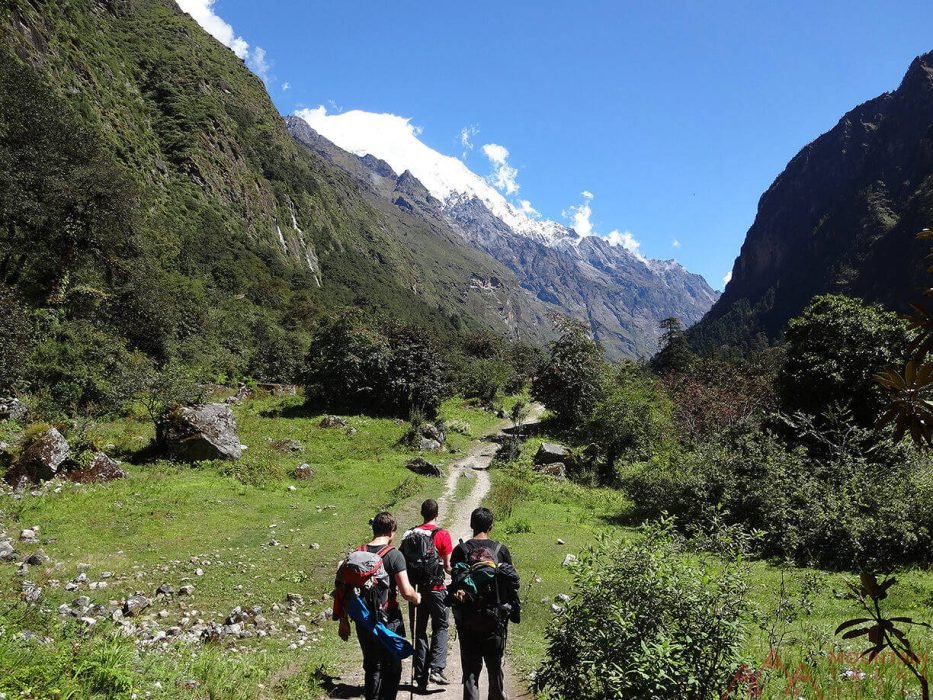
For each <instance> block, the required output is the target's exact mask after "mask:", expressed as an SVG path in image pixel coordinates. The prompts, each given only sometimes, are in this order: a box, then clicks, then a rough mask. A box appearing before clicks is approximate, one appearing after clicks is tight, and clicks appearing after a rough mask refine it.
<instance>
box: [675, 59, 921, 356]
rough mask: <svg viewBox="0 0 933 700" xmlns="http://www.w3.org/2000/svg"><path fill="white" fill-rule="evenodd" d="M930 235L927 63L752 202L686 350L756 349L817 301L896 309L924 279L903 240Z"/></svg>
mask: <svg viewBox="0 0 933 700" xmlns="http://www.w3.org/2000/svg"><path fill="white" fill-rule="evenodd" d="M931 224H933V52H930V53H927V54H924V55H922V56H919V57H917V58H916V59H915V60H914V61H913V62H912V63H911V65H910V67H909V68H908V70H907V73H906V74H905V76H904V79H903V80H902V82H901V84H900V86H899V87H898V88H897V89H896V90H894V91H893V92H887V93H884V94H883V95H880V96H878V97H876V98H874V99H871V100H868V101H867V102H865V103H863V104H861V105H859V106H858V107H856V108H855V109H853V110H851V111H850V112H848V113H847V114H846V115H845V116H843V117H842V119H840V120H839V122H838V123H837V124H836V125H835V126H834V127H833V128H832V129H831V130H830V131H828V132H826V133H825V134H823V135H822V136H820V137H819V138H817V139H816V140H815V141H813V142H812V143H810V144H808V145H807V146H805V147H804V148H803V149H802V150H801V151H800V152H799V153H798V154H797V155H796V156H794V158H793V159H792V160H791V161H790V162H789V163H788V165H787V167H786V168H785V170H784V172H782V173H781V174H780V175H779V176H778V177H777V178H776V179H775V181H774V183H773V184H772V185H771V187H769V188H768V190H767V191H766V192H765V193H764V194H763V195H762V197H761V200H760V202H759V205H758V213H757V216H756V217H755V221H754V223H753V224H752V226H751V228H750V229H749V231H748V233H747V235H746V239H745V242H744V244H743V245H742V249H741V252H740V254H739V256H738V258H737V259H736V262H735V266H734V268H733V272H732V279H731V281H730V282H729V284H728V285H727V286H726V289H725V291H724V292H723V295H722V297H721V298H720V299H719V301H718V302H717V303H716V305H715V306H714V307H713V308H712V310H711V311H710V313H709V314H708V315H707V316H706V318H704V319H703V321H702V322H701V323H699V324H698V325H697V326H696V327H695V328H694V329H693V330H692V331H691V338H692V340H693V343H694V344H695V345H697V346H698V347H700V348H704V349H709V348H715V347H719V346H722V345H731V346H735V347H739V348H740V349H745V350H749V349H755V348H760V347H763V346H765V345H767V344H768V343H770V342H774V341H775V340H778V339H779V338H780V337H781V335H782V333H783V330H784V327H785V325H786V323H787V321H788V320H789V319H790V318H792V317H794V316H795V315H797V314H798V313H799V312H800V311H801V310H802V309H803V307H804V306H805V305H806V304H807V303H808V302H809V300H810V299H811V298H812V297H813V296H815V295H817V294H821V293H827V292H835V293H843V294H849V295H853V296H857V297H861V298H863V299H865V300H867V301H870V302H879V303H882V304H884V305H885V306H887V307H889V308H892V309H898V310H903V309H905V308H906V306H907V304H908V303H909V302H911V301H913V300H914V299H915V298H916V297H917V295H918V289H919V288H920V287H921V286H923V285H924V283H925V279H926V278H925V274H926V273H925V271H924V268H925V265H924V263H923V258H924V255H925V252H926V251H925V248H924V246H923V245H921V244H919V243H917V241H916V240H915V239H914V236H915V234H916V233H917V232H918V231H919V230H920V229H922V228H925V227H929V226H931Z"/></svg>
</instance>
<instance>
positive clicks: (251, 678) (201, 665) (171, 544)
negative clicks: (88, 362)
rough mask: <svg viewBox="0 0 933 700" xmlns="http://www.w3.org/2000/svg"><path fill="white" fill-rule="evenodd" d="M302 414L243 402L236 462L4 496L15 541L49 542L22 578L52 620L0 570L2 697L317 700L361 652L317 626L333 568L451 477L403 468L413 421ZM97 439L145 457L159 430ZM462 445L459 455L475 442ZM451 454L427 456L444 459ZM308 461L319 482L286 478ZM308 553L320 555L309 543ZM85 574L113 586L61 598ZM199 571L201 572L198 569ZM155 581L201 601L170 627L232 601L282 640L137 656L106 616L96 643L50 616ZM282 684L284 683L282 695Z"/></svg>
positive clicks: (176, 606)
mask: <svg viewBox="0 0 933 700" xmlns="http://www.w3.org/2000/svg"><path fill="white" fill-rule="evenodd" d="M300 404H301V398H300V397H290V398H285V399H276V398H265V399H258V400H254V401H249V402H247V403H246V404H245V405H243V406H239V407H236V408H235V409H234V412H235V415H236V419H237V427H238V432H239V436H240V439H241V441H242V442H243V443H244V444H245V445H247V447H248V449H247V450H246V451H245V453H244V456H243V458H242V459H241V460H240V461H239V462H237V463H213V462H209V463H201V464H198V465H194V466H187V465H174V464H171V463H168V462H162V461H158V462H154V463H150V464H145V465H132V464H129V465H127V471H128V473H129V477H128V478H127V479H125V480H122V481H116V482H111V483H109V484H101V485H91V486H75V485H71V484H64V485H62V488H61V489H60V492H58V493H56V492H55V490H56V489H53V488H45V489H43V490H42V491H43V492H42V495H36V496H33V495H30V494H29V493H25V494H24V495H23V496H22V498H21V499H20V500H15V499H13V498H11V497H9V496H3V497H2V499H0V529H3V530H5V531H6V532H7V533H10V534H11V535H14V536H18V533H19V530H20V529H21V528H24V527H31V526H39V528H40V538H41V539H42V540H48V541H47V542H44V543H43V544H41V545H34V546H26V545H24V546H19V549H21V550H22V551H23V552H29V551H33V550H36V549H39V548H41V549H43V550H44V551H45V553H46V554H48V555H49V557H50V562H49V563H48V564H47V565H45V566H39V567H30V570H29V572H28V575H27V577H26V578H28V579H29V580H31V581H35V582H36V583H38V584H39V585H41V586H43V589H44V593H43V597H42V599H41V608H42V609H43V610H44V611H45V612H40V611H37V610H36V609H35V608H30V609H28V610H27V609H26V608H25V606H23V605H22V604H16V603H15V601H17V599H18V596H19V592H20V586H21V581H22V579H21V578H20V577H18V576H16V575H15V571H16V566H15V565H14V564H0V628H2V627H6V628H7V630H6V632H5V633H4V634H0V692H7V693H8V694H9V693H16V694H17V696H18V694H20V693H23V692H24V691H26V690H30V692H31V693H32V697H66V696H68V693H69V689H73V690H74V693H75V694H74V695H72V697H92V696H93V693H94V692H98V693H99V694H100V696H101V697H123V696H124V695H126V696H127V697H128V694H129V693H131V692H132V690H143V691H147V690H148V691H153V690H154V688H155V686H154V684H155V683H156V682H158V683H160V684H161V685H162V688H161V690H159V692H158V693H155V696H156V697H182V696H184V697H190V696H191V694H190V692H189V691H186V690H185V689H184V687H183V685H184V683H185V682H186V681H189V680H194V681H197V683H198V687H199V689H200V693H199V694H195V697H225V698H226V697H243V698H253V697H264V696H268V697H296V698H297V697H307V692H308V686H309V683H312V676H314V675H315V674H318V672H319V670H320V669H321V668H324V669H326V670H328V671H330V672H336V671H338V670H339V669H340V668H341V666H340V665H339V664H338V661H339V660H345V659H346V656H347V653H348V651H349V653H350V654H351V655H355V654H356V653H357V650H356V645H355V644H353V645H344V644H343V643H341V642H340V641H339V640H338V639H337V635H336V626H335V625H333V624H331V623H325V624H324V625H321V626H316V625H315V624H314V622H315V620H316V619H317V617H318V615H319V614H320V613H322V612H326V611H328V610H329V609H330V602H329V600H327V599H326V598H325V596H326V595H327V594H328V593H329V592H330V590H331V587H332V584H333V571H334V566H335V563H336V562H337V561H338V559H339V558H340V557H341V556H342V555H343V554H344V553H345V552H346V551H347V550H348V549H349V548H351V547H354V546H356V545H358V544H359V543H361V542H363V541H365V540H367V539H368V537H369V530H368V526H367V521H368V519H369V517H371V515H372V514H374V513H375V512H376V511H377V510H378V509H379V508H381V507H384V506H386V505H387V504H391V506H392V509H393V512H394V513H395V514H396V517H397V518H398V519H399V520H400V522H402V523H405V522H407V521H408V520H410V519H413V518H415V517H416V509H417V506H418V504H420V502H421V500H423V499H424V498H426V497H428V496H433V497H437V496H439V495H440V493H439V491H440V489H441V488H442V482H440V481H439V480H436V479H433V480H432V479H428V478H425V477H418V476H415V475H413V474H412V473H411V472H409V471H407V470H406V469H405V468H404V465H405V463H406V461H407V460H408V459H410V458H411V457H412V456H413V455H414V454H415V453H414V452H412V451H410V450H407V449H404V448H401V447H399V446H398V444H397V443H398V440H399V438H400V437H401V436H402V434H403V433H404V432H405V429H406V425H405V424H404V423H400V422H398V421H395V420H391V419H376V418H369V417H365V416H348V417H347V420H348V423H349V425H350V426H351V427H354V428H356V429H357V432H356V434H354V435H349V434H348V432H347V430H346V429H342V428H336V429H324V428H320V427H319V425H318V423H319V421H320V416H314V415H313V416H308V415H304V414H302V412H301V410H300ZM444 411H445V412H450V414H451V415H453V414H456V415H457V416H459V417H460V419H461V420H464V421H467V422H469V423H470V425H471V426H474V427H475V430H476V431H481V430H483V429H485V428H486V427H487V426H488V425H490V418H489V417H488V414H486V413H485V412H482V411H478V410H473V409H470V408H468V407H466V406H465V405H463V404H462V402H459V401H457V400H453V401H451V402H448V404H446V405H445V406H444ZM0 425H2V424H0ZM96 429H97V432H98V433H99V435H98V438H99V440H101V441H102V443H103V444H107V443H110V444H112V445H113V446H114V448H112V451H114V452H117V453H122V454H131V453H133V452H136V451H138V450H140V449H141V448H142V447H143V446H144V445H146V444H147V442H148V441H149V439H150V437H151V436H152V428H151V425H150V424H149V423H148V422H146V421H143V420H136V419H124V420H119V421H114V422H112V423H105V424H101V425H99V426H97V428H96ZM17 434H18V430H17V428H16V427H15V426H12V425H9V424H7V425H3V427H2V428H0V440H5V441H7V442H9V443H10V444H15V443H14V441H15V439H16V437H17ZM458 437H460V438H462V439H463V440H464V445H463V448H465V446H466V443H467V442H468V441H469V437H467V436H458ZM278 439H290V440H296V441H298V442H300V443H301V445H302V449H301V450H300V451H297V452H288V453H283V452H281V451H279V450H277V449H275V448H274V447H273V446H272V441H273V440H278ZM463 448H462V449H463ZM456 456H457V455H456V454H444V455H438V456H436V457H430V459H432V460H434V461H437V462H440V463H446V462H448V461H450V460H452V459H454V458H455V457H456ZM301 462H308V463H309V464H311V466H312V468H313V469H314V470H315V476H314V478H313V479H310V480H308V481H296V480H294V479H292V478H291V476H290V475H291V472H292V470H293V469H294V467H295V466H296V465H298V464H299V463H301ZM288 486H294V487H296V489H295V491H289V490H288V488H287V487H288ZM273 540H276V541H277V542H278V545H277V546H272V545H271V543H272V541H273ZM312 543H316V544H318V545H319V548H317V549H311V548H310V545H311V544H312ZM192 558H194V560H192ZM79 565H81V566H80V567H79ZM85 568H86V570H87V575H88V578H89V580H90V581H98V580H101V579H100V575H101V574H102V573H103V572H112V573H113V577H112V578H109V579H106V581H107V583H108V586H107V588H105V589H100V590H88V589H87V588H86V587H85V588H82V589H81V590H80V591H75V592H70V593H69V592H66V591H64V590H63V585H64V584H65V583H66V582H68V581H70V580H71V579H72V578H74V577H75V576H77V575H78V573H79V570H82V569H85ZM198 568H200V569H202V571H203V575H201V576H197V575H196V570H197V569H198ZM161 583H169V584H171V585H173V586H175V587H176V588H178V587H179V586H180V585H182V584H183V583H193V584H194V585H195V586H196V592H195V595H194V597H193V598H190V599H186V598H174V599H167V600H160V601H158V602H154V606H153V612H156V611H158V610H160V609H165V610H166V611H167V612H168V617H167V618H166V619H165V620H157V622H158V623H159V624H160V626H161V628H162V629H165V628H166V627H168V626H170V625H173V624H177V621H178V620H179V619H180V618H181V617H182V615H184V614H186V613H187V614H191V615H192V616H196V617H200V618H203V619H204V620H208V621H209V620H215V621H218V622H222V621H223V618H224V617H225V616H226V615H227V614H228V613H229V612H230V610H231V609H232V608H233V607H235V606H237V605H241V606H243V607H248V606H252V605H260V606H261V607H262V608H263V611H264V614H265V615H266V616H267V617H268V618H269V619H270V621H273V622H276V624H278V625H279V626H280V627H281V628H282V629H283V633H282V634H280V635H279V636H277V637H275V638H267V639H258V638H253V639H246V640H237V641H235V642H225V643H222V644H221V645H220V646H219V647H217V648H214V647H211V646H207V647H204V646H202V645H200V644H198V645H194V646H193V647H189V646H187V645H184V644H176V645H170V646H169V647H168V648H167V649H166V650H164V651H161V650H159V651H157V653H153V652H151V651H142V652H139V653H138V652H137V650H136V649H135V647H134V645H133V643H132V641H130V640H124V639H119V638H112V637H113V635H114V634H115V625H113V624H112V623H111V622H110V621H109V620H106V619H102V620H101V621H100V622H99V623H98V624H97V625H95V627H94V629H93V631H92V632H91V633H90V634H88V633H87V632H84V631H81V630H79V629H78V627H77V626H76V625H75V623H73V622H72V623H66V624H65V625H64V626H63V623H62V621H61V618H59V616H58V615H57V613H56V608H57V607H58V605H60V604H62V603H70V602H71V601H72V600H74V599H75V598H76V597H77V596H78V595H88V596H90V598H91V600H92V602H93V603H102V604H103V603H107V602H108V601H111V600H122V599H123V598H124V597H125V596H127V595H128V594H131V593H134V592H136V591H142V592H144V593H145V594H146V595H148V596H150V598H153V594H154V592H155V589H156V588H157V587H158V586H159V585H160V584H161ZM289 592H296V593H301V594H302V595H303V596H304V597H305V600H306V605H305V606H304V607H303V608H302V609H301V611H300V612H301V620H300V621H301V623H302V624H306V625H307V627H308V628H309V634H308V635H307V640H308V642H307V644H306V645H305V646H304V647H303V648H299V649H294V650H290V649H288V645H289V644H291V643H294V642H296V641H297V640H298V638H299V635H298V634H297V633H295V632H293V631H291V630H290V629H289V628H288V625H287V623H286V615H285V613H284V611H282V612H280V613H276V612H272V606H273V605H274V604H279V605H282V604H283V602H284V601H285V597H286V594H287V593H289ZM182 606H186V607H185V609H183V608H182ZM7 608H11V609H10V610H8V611H7V612H4V611H5V610H7ZM194 610H197V611H198V612H197V613H194V612H193V611H194ZM305 613H307V615H306V614H305ZM22 629H29V630H32V631H34V632H36V633H38V634H40V635H43V636H48V637H50V638H51V639H52V640H53V641H52V642H51V643H49V644H47V645H36V644H35V643H25V642H20V641H16V640H15V639H14V638H13V636H14V634H15V633H16V632H17V631H19V630H22ZM37 665H41V666H42V671H41V672H39V671H38V670H37V668H36V666H37ZM78 669H82V670H81V671H80V673H79V672H78ZM124 671H126V673H128V674H129V677H130V678H132V679H133V681H132V684H131V685H132V688H131V689H129V690H127V689H122V681H121V680H120V679H121V678H122V677H123V674H124ZM108 679H109V680H108ZM108 684H109V685H108ZM97 686H107V688H106V691H105V692H104V691H94V688H95V687H97ZM116 686H120V688H117V687H116ZM262 686H265V688H263V687H262ZM224 687H228V688H232V689H235V690H231V691H229V692H228V691H225V690H222V689H223V688H224ZM273 687H276V688H278V689H277V690H275V691H274V692H273V691H272V690H271V689H272V688H273ZM211 688H214V689H215V690H211ZM56 689H57V691H58V694H56Z"/></svg>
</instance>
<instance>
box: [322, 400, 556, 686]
mask: <svg viewBox="0 0 933 700" xmlns="http://www.w3.org/2000/svg"><path fill="white" fill-rule="evenodd" d="M543 412H544V407H543V406H541V405H540V404H532V406H531V413H530V415H529V417H528V419H527V420H526V421H525V424H526V425H533V424H535V423H538V422H539V420H540V418H541V414H542V413H543ZM506 427H508V422H506V421H503V422H502V423H500V424H499V425H498V426H496V427H495V428H494V429H493V430H492V431H491V432H489V433H488V434H487V435H486V438H485V439H480V440H479V441H477V442H476V443H475V444H474V445H473V446H472V447H471V448H470V450H469V452H467V454H466V455H465V456H464V457H462V458H461V459H459V460H457V461H456V462H454V463H453V464H451V465H450V466H449V467H448V473H447V482H446V484H445V488H444V494H443V495H442V496H441V497H440V498H438V499H437V500H438V505H439V507H440V508H439V509H440V519H439V520H440V524H441V526H442V527H445V528H447V529H448V530H449V531H450V536H451V538H452V539H453V541H454V543H455V544H456V542H457V541H458V540H459V539H461V538H462V539H464V540H465V539H467V538H469V537H470V535H471V534H472V531H471V530H470V513H472V512H473V511H474V510H475V509H476V508H478V507H479V506H480V504H481V503H482V502H483V499H484V498H485V497H486V495H487V494H488V493H489V489H490V486H491V482H490V480H489V465H490V463H491V462H492V460H493V458H494V457H495V455H496V450H497V449H498V445H497V444H496V443H495V442H492V441H490V440H488V438H490V437H492V436H495V435H496V434H499V433H500V432H501V431H502V430H503V429H504V428H506ZM465 478H469V479H470V480H471V481H472V482H473V486H472V488H471V489H470V492H469V493H468V494H467V495H466V496H465V497H463V498H462V499H460V500H459V501H455V500H454V498H455V495H456V492H457V484H458V483H459V481H460V479H465ZM448 509H449V511H448ZM517 563H518V565H519V567H520V566H521V561H520V559H519V561H518V562H517ZM405 625H406V631H407V636H408V638H409V639H411V637H412V631H411V630H408V629H407V627H408V617H407V616H406V618H405ZM354 652H355V654H354V658H355V659H359V661H358V662H357V663H358V664H361V663H362V657H360V656H359V650H358V649H354ZM445 675H446V676H447V678H448V679H449V680H450V685H448V686H446V687H443V686H436V685H432V686H430V687H429V688H428V692H427V694H426V695H423V696H420V697H428V698H431V699H432V700H455V699H456V698H462V697H463V690H462V687H461V686H462V683H463V676H462V674H461V672H460V647H459V640H458V639H457V633H456V630H455V628H454V625H453V620H451V625H450V642H449V646H448V654H447V669H446V671H445ZM340 680H341V681H342V682H341V684H340V685H339V686H338V690H337V692H335V693H332V694H331V697H339V698H357V697H362V695H363V690H362V686H363V678H362V668H361V667H360V666H359V665H357V667H356V668H353V669H352V670H351V671H350V672H348V673H346V674H344V676H343V677H342V678H341V679H340ZM410 680H411V660H410V659H408V660H406V661H405V663H404V665H403V668H402V687H401V689H400V690H399V695H398V696H399V698H404V697H407V696H408V695H409V693H410V691H411V688H410V686H409V681H410ZM480 689H481V691H482V693H483V694H484V695H485V693H486V689H487V685H486V674H485V672H484V673H483V678H482V681H481V685H480ZM505 690H506V695H507V697H508V698H509V699H510V700H518V699H519V698H530V697H531V694H530V693H529V692H528V689H527V688H526V687H525V685H524V684H523V683H522V682H521V681H520V680H519V678H518V676H517V675H516V674H515V673H513V671H512V669H511V667H510V666H509V664H508V660H506V665H505ZM416 695H417V693H416Z"/></svg>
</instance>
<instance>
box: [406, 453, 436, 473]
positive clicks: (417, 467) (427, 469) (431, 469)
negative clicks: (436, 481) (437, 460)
mask: <svg viewBox="0 0 933 700" xmlns="http://www.w3.org/2000/svg"><path fill="white" fill-rule="evenodd" d="M405 468H406V469H408V470H409V471H413V472H414V473H415V474H420V475H421V476H441V474H442V472H441V468H440V467H439V466H437V465H436V464H431V463H430V462H429V461H428V460H426V459H424V458H423V457H415V458H414V459H413V460H411V461H410V462H409V463H408V464H406V465H405Z"/></svg>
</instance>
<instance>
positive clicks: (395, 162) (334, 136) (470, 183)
mask: <svg viewBox="0 0 933 700" xmlns="http://www.w3.org/2000/svg"><path fill="white" fill-rule="evenodd" d="M295 115H296V116H298V117H300V118H301V119H303V120H304V121H305V122H306V123H307V124H308V126H310V127H311V128H312V129H314V130H315V131H316V132H318V133H319V134H320V135H321V136H323V137H324V138H326V139H328V140H329V141H331V142H332V143H334V144H336V145H337V146H339V147H340V148H342V149H344V150H345V151H349V152H350V153H353V154H355V155H358V156H365V155H371V156H375V157H376V158H380V159H382V160H384V161H385V162H386V163H388V164H389V165H390V166H391V167H392V169H393V170H395V172H397V173H403V172H405V171H406V170H408V171H409V172H411V173H412V175H414V176H415V177H417V178H418V179H419V180H420V181H421V183H422V184H423V185H424V186H425V187H426V188H427V189H428V191H429V192H430V193H431V194H432V195H433V196H434V197H436V198H437V199H439V200H440V201H441V202H444V204H445V206H447V207H452V206H455V205H457V204H461V203H463V202H464V201H465V199H467V200H468V199H471V198H473V197H475V198H476V199H478V200H479V201H480V202H482V203H483V204H484V205H485V206H486V207H487V208H488V209H489V211H491V212H492V213H493V214H495V215H496V216H497V217H499V218H500V219H501V220H502V221H503V222H504V223H505V224H506V225H507V226H509V228H511V229H512V230H513V231H515V232H516V233H519V234H521V235H523V236H527V237H529V238H534V239H536V240H538V241H540V242H542V243H546V244H549V245H553V244H554V243H556V242H557V241H560V240H571V241H572V240H577V239H578V238H579V237H578V236H577V235H576V234H575V233H574V232H573V231H572V230H570V229H568V228H567V227H566V226H562V225H561V224H559V223H557V222H556V221H549V220H545V219H539V218H535V217H533V216H531V215H529V214H528V213H526V212H524V211H521V210H520V209H519V208H518V207H517V206H515V205H514V204H513V203H512V202H510V201H509V200H508V199H506V198H505V197H504V196H503V195H502V194H501V193H500V192H499V191H498V190H496V188H495V187H493V186H492V185H490V184H489V183H488V182H487V181H486V180H485V179H483V178H482V177H480V176H479V175H477V174H476V173H474V172H473V171H472V170H470V169H469V168H468V167H467V166H466V164H465V163H464V162H463V161H462V160H460V159H459V158H454V157H453V156H446V155H444V154H443V153H439V152H438V151H436V150H434V149H433V148H431V147H430V146H428V145H426V144H425V143H424V142H422V141H421V139H419V138H418V135H419V134H420V130H419V129H418V128H417V127H416V126H414V125H413V124H412V123H411V120H410V119H406V118H404V117H399V116H396V115H394V114H377V113H374V112H364V111H361V110H351V111H349V112H341V113H339V114H328V113H327V110H326V108H324V107H318V108H316V109H301V110H298V111H297V112H295Z"/></svg>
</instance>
